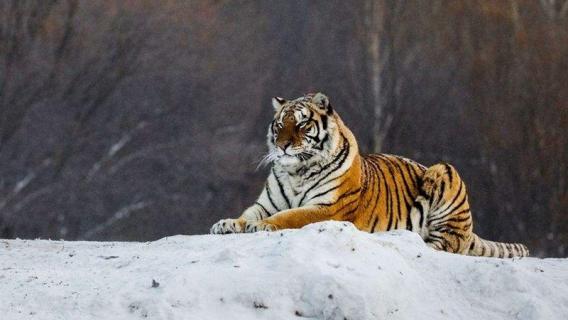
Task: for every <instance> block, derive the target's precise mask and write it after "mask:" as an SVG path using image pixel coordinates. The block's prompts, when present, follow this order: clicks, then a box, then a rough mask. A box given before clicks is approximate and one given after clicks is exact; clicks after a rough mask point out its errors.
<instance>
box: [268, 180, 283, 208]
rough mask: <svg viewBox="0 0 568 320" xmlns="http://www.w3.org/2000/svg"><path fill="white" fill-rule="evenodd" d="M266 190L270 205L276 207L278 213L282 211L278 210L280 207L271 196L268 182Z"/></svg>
mask: <svg viewBox="0 0 568 320" xmlns="http://www.w3.org/2000/svg"><path fill="white" fill-rule="evenodd" d="M265 189H266V195H267V196H268V200H269V201H270V204H271V205H272V206H273V207H274V209H276V211H280V209H278V207H277V206H276V204H275V203H274V200H272V197H271V196H270V186H269V184H268V182H267V183H266V185H265Z"/></svg>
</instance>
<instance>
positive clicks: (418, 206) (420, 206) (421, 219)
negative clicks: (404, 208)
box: [414, 201, 424, 229]
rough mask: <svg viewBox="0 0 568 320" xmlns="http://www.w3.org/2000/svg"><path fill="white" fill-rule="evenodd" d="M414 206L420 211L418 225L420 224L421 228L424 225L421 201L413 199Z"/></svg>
mask: <svg viewBox="0 0 568 320" xmlns="http://www.w3.org/2000/svg"><path fill="white" fill-rule="evenodd" d="M414 207H415V208H416V209H418V211H420V220H419V221H418V226H420V229H422V227H424V226H423V223H424V207H423V206H422V202H420V201H415V202H414Z"/></svg>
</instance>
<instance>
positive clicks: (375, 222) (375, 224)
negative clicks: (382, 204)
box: [371, 214, 379, 233]
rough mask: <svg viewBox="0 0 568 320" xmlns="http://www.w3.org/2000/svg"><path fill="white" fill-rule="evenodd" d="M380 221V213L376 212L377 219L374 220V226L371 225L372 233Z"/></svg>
mask: <svg viewBox="0 0 568 320" xmlns="http://www.w3.org/2000/svg"><path fill="white" fill-rule="evenodd" d="M378 222H379V215H378V214H376V215H375V220H374V221H373V226H372V227H371V233H374V232H375V227H376V226H377V223H378Z"/></svg>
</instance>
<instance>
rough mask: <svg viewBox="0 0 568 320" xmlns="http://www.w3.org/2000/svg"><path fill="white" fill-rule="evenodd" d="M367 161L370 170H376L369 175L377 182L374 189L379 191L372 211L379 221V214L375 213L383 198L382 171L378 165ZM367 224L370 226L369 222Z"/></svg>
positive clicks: (369, 160)
mask: <svg viewBox="0 0 568 320" xmlns="http://www.w3.org/2000/svg"><path fill="white" fill-rule="evenodd" d="M365 160H366V162H367V164H368V165H369V166H370V168H373V169H374V170H369V173H370V174H371V176H372V177H373V182H375V180H377V182H376V183H373V187H376V188H377V191H376V194H375V196H374V197H373V198H374V199H375V203H374V204H373V209H372V210H371V214H375V215H377V219H378V216H379V213H378V212H375V210H376V209H377V205H378V204H379V202H380V199H381V198H380V196H381V182H382V181H381V179H380V177H379V174H380V171H379V170H378V168H377V166H376V163H374V162H373V161H372V160H371V159H365ZM375 175H376V176H375ZM383 181H384V179H383ZM385 183H386V182H385ZM371 196H373V193H372V192H371ZM367 224H368V222H367Z"/></svg>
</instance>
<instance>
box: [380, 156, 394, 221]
mask: <svg viewBox="0 0 568 320" xmlns="http://www.w3.org/2000/svg"><path fill="white" fill-rule="evenodd" d="M377 170H379V172H380V173H381V175H382V176H383V178H384V181H385V192H386V196H387V210H386V213H387V216H388V217H389V220H388V223H387V231H388V230H391V228H392V222H393V214H392V212H391V201H392V199H391V192H390V190H389V186H388V183H387V178H386V175H385V173H384V172H383V170H382V169H381V165H380V163H377Z"/></svg>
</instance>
